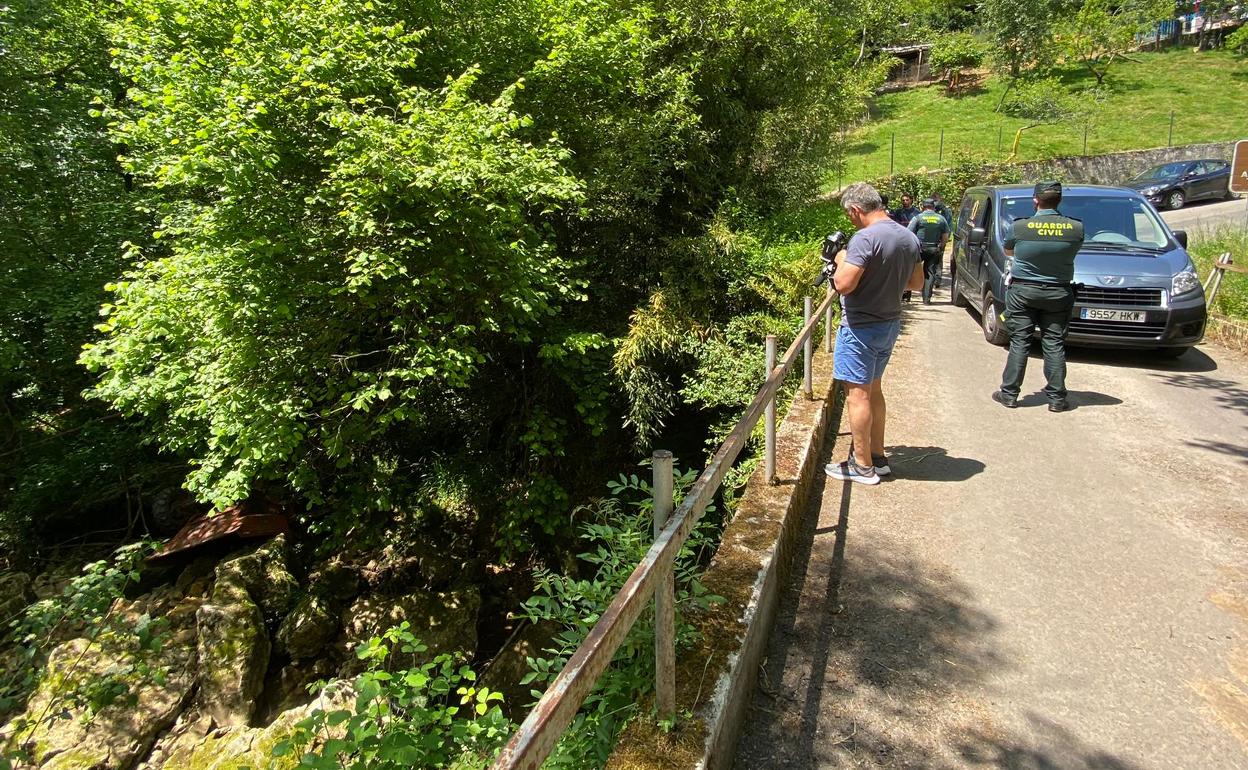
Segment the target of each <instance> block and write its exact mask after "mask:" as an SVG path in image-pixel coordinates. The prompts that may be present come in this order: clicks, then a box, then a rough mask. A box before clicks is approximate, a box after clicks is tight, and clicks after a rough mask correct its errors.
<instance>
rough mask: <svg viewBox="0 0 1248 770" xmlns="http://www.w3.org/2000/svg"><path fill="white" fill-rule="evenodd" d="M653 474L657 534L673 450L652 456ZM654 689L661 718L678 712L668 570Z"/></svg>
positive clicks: (669, 491)
mask: <svg viewBox="0 0 1248 770" xmlns="http://www.w3.org/2000/svg"><path fill="white" fill-rule="evenodd" d="M651 464H652V470H653V474H654V483H653V485H652V486H653V490H654V537H655V539H656V540H657V539H658V537H659V534H660V533H661V532H662V531H663V527H665V526H666V525H667V520H668V518H669V517H670V516H671V515H672V505H673V499H674V498H673V492H674V491H675V489H674V482H673V477H672V453H671V452H668V451H667V450H663V449H660V450H658V451H656V452H655V453H654V455H653V456H652V457H651ZM654 692H655V706H656V707H657V709H658V716H659V719H660V720H664V719H672V718H673V717H675V716H676V576H675V574H674V573H673V572H672V571H671V570H668V572H667V575H666V576H664V577H663V578H661V579H660V580H659V583H658V585H657V586H656V587H655V589H654Z"/></svg>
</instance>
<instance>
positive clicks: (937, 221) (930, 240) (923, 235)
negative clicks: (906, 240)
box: [910, 210, 949, 246]
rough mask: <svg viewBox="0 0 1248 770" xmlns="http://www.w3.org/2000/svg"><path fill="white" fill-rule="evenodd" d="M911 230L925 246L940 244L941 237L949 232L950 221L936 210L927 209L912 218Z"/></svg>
mask: <svg viewBox="0 0 1248 770" xmlns="http://www.w3.org/2000/svg"><path fill="white" fill-rule="evenodd" d="M910 232H912V233H914V234H915V235H917V236H919V242H920V243H922V244H923V245H924V246H939V245H940V239H941V237H942V236H945V235H948V234H949V223H948V222H947V221H945V218H944V217H942V216H941V215H940V214H937V213H936V212H935V211H930V210H925V211H923V212H922V213H921V214H919V215H918V216H917V217H915V218H914V219H911V220H910Z"/></svg>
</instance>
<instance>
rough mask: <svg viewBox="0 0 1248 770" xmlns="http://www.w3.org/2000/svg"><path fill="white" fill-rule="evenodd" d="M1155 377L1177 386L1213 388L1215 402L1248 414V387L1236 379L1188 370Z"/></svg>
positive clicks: (1199, 388) (1155, 375)
mask: <svg viewBox="0 0 1248 770" xmlns="http://www.w3.org/2000/svg"><path fill="white" fill-rule="evenodd" d="M1153 377H1155V378H1157V379H1159V380H1161V381H1162V382H1164V383H1166V384H1167V385H1173V386H1175V387H1177V388H1195V389H1197V390H1211V391H1213V400H1214V403H1216V404H1217V405H1218V406H1221V407H1223V408H1226V409H1230V410H1232V411H1235V412H1239V413H1240V414H1243V415H1248V388H1246V387H1244V386H1243V385H1242V384H1241V383H1238V382H1235V381H1234V380H1223V379H1219V378H1217V377H1208V376H1206V375H1203V374H1192V373H1186V372H1176V373H1174V374H1154V375H1153Z"/></svg>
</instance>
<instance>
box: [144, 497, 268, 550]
mask: <svg viewBox="0 0 1248 770" xmlns="http://www.w3.org/2000/svg"><path fill="white" fill-rule="evenodd" d="M288 532H290V520H289V519H287V518H286V514H285V513H283V512H282V509H281V507H280V506H278V505H277V504H276V503H273V502H272V501H268V500H261V501H250V500H249V501H247V502H243V503H239V504H238V505H232V506H230V507H229V508H226V509H225V510H224V511H221V512H220V513H215V514H213V513H206V514H204V515H202V516H198V517H196V518H194V519H192V520H191V521H189V522H188V523H187V524H186V526H184V527H182V529H180V530H179V531H178V534H176V535H174V536H173V539H171V540H170V541H169V542H168V543H166V544H165V547H164V548H162V549H160V550H159V551H157V552H156V553H154V554H152V555H151V556H150V557H148V561H149V562H153V563H155V562H160V561H164V560H166V559H170V558H172V557H174V556H180V555H183V554H186V553H188V552H190V551H194V550H196V549H199V548H202V547H203V546H205V545H207V544H209V543H215V542H220V541H222V540H225V539H227V538H233V539H236V540H259V539H265V538H270V537H274V536H276V535H281V534H286V533H288Z"/></svg>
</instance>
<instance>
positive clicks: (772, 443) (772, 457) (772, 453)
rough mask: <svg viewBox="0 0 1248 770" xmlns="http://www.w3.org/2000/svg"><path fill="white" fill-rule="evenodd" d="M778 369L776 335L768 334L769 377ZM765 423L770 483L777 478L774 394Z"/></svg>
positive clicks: (768, 406) (767, 471)
mask: <svg viewBox="0 0 1248 770" xmlns="http://www.w3.org/2000/svg"><path fill="white" fill-rule="evenodd" d="M775 370H776V335H774V334H768V335H767V377H770V376H771V373H772V372H774V371H775ZM763 423H764V425H765V428H764V431H765V433H766V436H767V447H766V452H765V453H764V455H765V460H764V463H765V469H766V477H767V483H768V484H770V483H771V482H772V481H773V480H774V479H775V478H776V397H775V396H772V397H771V398H770V399H769V400H768V401H767V411H766V412H765V413H764V416H763Z"/></svg>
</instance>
